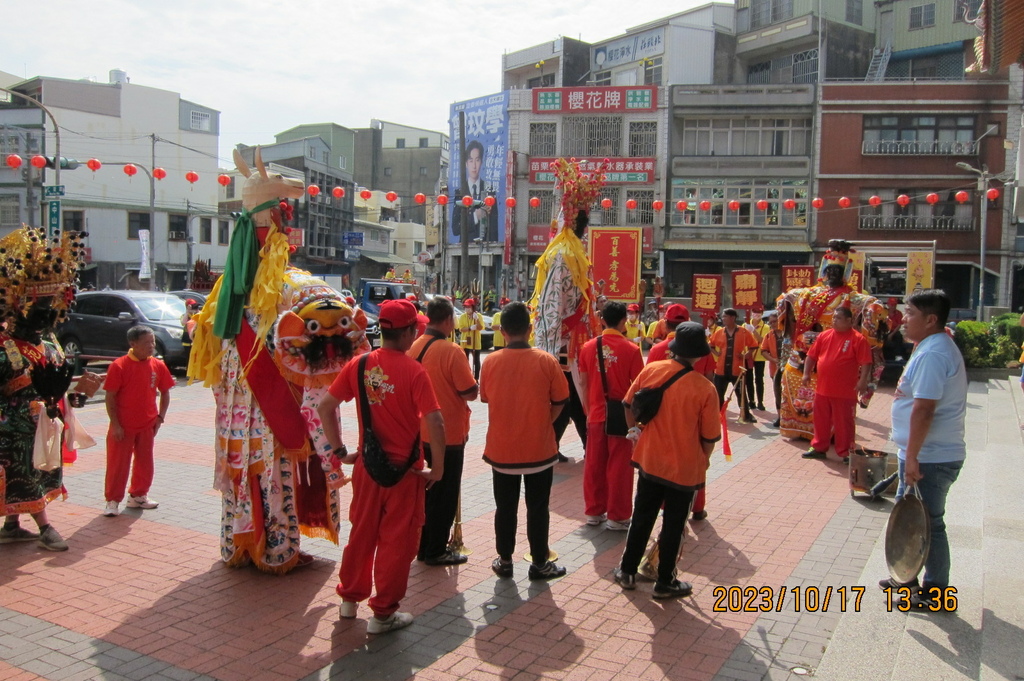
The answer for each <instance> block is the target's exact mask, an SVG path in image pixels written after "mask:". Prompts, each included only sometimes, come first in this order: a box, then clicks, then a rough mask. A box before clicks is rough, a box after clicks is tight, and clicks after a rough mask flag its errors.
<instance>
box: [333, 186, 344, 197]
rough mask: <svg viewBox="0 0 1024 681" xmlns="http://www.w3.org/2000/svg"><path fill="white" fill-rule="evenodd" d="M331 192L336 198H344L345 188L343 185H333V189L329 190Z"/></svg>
mask: <svg viewBox="0 0 1024 681" xmlns="http://www.w3.org/2000/svg"><path fill="white" fill-rule="evenodd" d="M331 194H332V195H333V196H334V198H336V199H343V198H345V188H344V187H335V188H334V189H332V190H331Z"/></svg>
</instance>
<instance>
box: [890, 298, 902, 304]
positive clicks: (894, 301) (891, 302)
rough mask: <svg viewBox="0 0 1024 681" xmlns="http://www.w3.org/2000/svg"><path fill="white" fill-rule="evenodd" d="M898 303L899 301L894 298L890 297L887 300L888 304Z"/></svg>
mask: <svg viewBox="0 0 1024 681" xmlns="http://www.w3.org/2000/svg"><path fill="white" fill-rule="evenodd" d="M899 303H900V301H898V300H896V299H895V298H890V299H889V302H888V304H889V305H899Z"/></svg>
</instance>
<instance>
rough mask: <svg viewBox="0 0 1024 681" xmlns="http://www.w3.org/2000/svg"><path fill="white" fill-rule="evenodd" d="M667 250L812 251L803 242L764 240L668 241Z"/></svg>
mask: <svg viewBox="0 0 1024 681" xmlns="http://www.w3.org/2000/svg"><path fill="white" fill-rule="evenodd" d="M664 249H665V250H666V251H772V252H774V253H810V252H811V247H810V246H809V245H807V244H802V243H765V242H763V241H753V242H751V241H666V242H665V244H664Z"/></svg>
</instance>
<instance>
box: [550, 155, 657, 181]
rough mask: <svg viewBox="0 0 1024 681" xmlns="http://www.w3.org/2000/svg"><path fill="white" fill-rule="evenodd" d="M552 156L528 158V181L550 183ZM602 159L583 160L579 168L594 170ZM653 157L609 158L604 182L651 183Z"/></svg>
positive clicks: (654, 160) (552, 177) (553, 177)
mask: <svg viewBox="0 0 1024 681" xmlns="http://www.w3.org/2000/svg"><path fill="white" fill-rule="evenodd" d="M556 160H558V159H554V158H531V159H530V182H531V183H532V184H552V183H554V181H555V174H554V173H553V172H552V171H551V163H552V161H556ZM603 160H604V159H594V160H589V159H587V160H585V161H583V162H581V163H580V166H581V167H580V170H582V171H584V172H591V173H592V172H596V171H597V168H598V166H599V165H600V164H601V162H602V161H603ZM656 162H657V159H654V158H609V159H608V170H605V171H604V183H605V184H651V183H652V182H654V167H655V164H656Z"/></svg>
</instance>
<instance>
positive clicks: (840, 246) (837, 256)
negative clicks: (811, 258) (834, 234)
mask: <svg viewBox="0 0 1024 681" xmlns="http://www.w3.org/2000/svg"><path fill="white" fill-rule="evenodd" d="M854 252H855V251H854V249H853V244H851V243H850V242H849V241H846V240H845V239H830V240H829V242H828V250H827V251H825V255H823V256H822V258H821V266H820V267H819V268H818V281H824V280H825V268H826V267H828V266H829V265H839V266H840V267H842V268H843V281H844V282H847V281H849V280H850V276H851V275H852V274H853V259H852V258H851V257H850V254H851V253H854Z"/></svg>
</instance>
